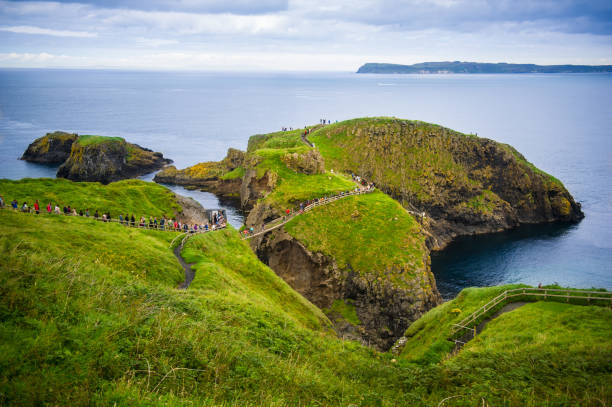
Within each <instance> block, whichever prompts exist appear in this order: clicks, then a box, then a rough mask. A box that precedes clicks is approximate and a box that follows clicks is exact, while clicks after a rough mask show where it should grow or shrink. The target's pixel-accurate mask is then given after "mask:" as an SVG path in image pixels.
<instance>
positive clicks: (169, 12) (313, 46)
mask: <svg viewBox="0 0 612 407" xmlns="http://www.w3.org/2000/svg"><path fill="white" fill-rule="evenodd" d="M446 60H461V61H480V62H516V63H527V62H529V63H538V64H565V63H572V64H595V65H603V64H612V0H605V1H600V0H593V1H584V0H540V1H532V0H513V1H510V0H497V1H493V0H379V1H375V0H340V1H333V0H258V1H250V0H238V1H223V0H175V1H170V0H148V1H144V0H128V1H119V0H107V1H95V0H84V1H80V2H74V1H56V2H47V1H7V0H0V67H89V68H106V67H107V68H126V69H196V70H314V71H316V70H319V71H333V70H340V71H354V70H356V69H357V68H358V67H359V66H360V65H361V64H363V63H365V62H392V63H405V64H410V63H416V62H425V61H446Z"/></svg>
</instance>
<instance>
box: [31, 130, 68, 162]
mask: <svg viewBox="0 0 612 407" xmlns="http://www.w3.org/2000/svg"><path fill="white" fill-rule="evenodd" d="M78 137H79V136H78V135H77V134H75V133H66V132H63V131H55V132H53V133H47V134H46V135H44V136H43V137H40V138H37V139H36V140H34V141H33V142H32V143H31V144H30V145H29V146H28V148H27V149H26V151H25V152H24V153H23V155H22V156H21V160H25V161H30V162H35V163H42V164H61V163H63V162H64V161H66V159H68V157H69V156H70V150H71V149H72V143H74V142H75V141H76V140H77V139H78Z"/></svg>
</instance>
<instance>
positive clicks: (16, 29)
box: [0, 25, 98, 38]
mask: <svg viewBox="0 0 612 407" xmlns="http://www.w3.org/2000/svg"><path fill="white" fill-rule="evenodd" d="M0 31H8V32H12V33H17V34H34V35H51V36H53V37H76V38H93V37H97V36H98V34H96V33H92V32H87V31H70V30H53V29H49V28H41V27H33V26H30V25H16V26H0Z"/></svg>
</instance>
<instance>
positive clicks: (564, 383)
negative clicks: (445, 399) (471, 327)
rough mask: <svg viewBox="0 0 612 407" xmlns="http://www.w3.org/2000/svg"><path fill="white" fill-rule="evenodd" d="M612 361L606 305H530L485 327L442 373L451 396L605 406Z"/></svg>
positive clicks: (611, 317)
mask: <svg viewBox="0 0 612 407" xmlns="http://www.w3.org/2000/svg"><path fill="white" fill-rule="evenodd" d="M611 360H612V310H610V308H605V307H597V306H580V305H569V304H563V303H554V302H553V303H551V302H537V303H533V304H527V305H524V306H523V307H520V308H518V309H516V310H514V311H512V312H509V313H506V314H503V315H501V316H499V317H498V318H496V319H494V320H492V321H491V322H489V324H488V325H487V327H486V328H485V330H484V331H483V332H482V333H481V334H479V335H478V336H477V337H476V339H474V340H473V341H471V342H469V343H468V344H467V345H466V347H465V348H464V349H463V350H462V351H461V352H460V353H459V354H458V355H457V356H456V357H454V358H452V359H450V360H448V361H447V362H445V363H444V364H443V372H445V373H444V374H445V375H452V377H453V384H454V385H455V386H456V392H457V393H456V394H464V392H469V393H472V394H473V395H474V394H480V395H481V397H483V398H486V399H487V400H491V399H502V398H503V399H505V400H506V403H507V404H509V405H523V406H527V405H533V406H535V405H608V404H609V403H610V401H611V400H612V386H611V385H610V383H612V365H611V364H610V361H611ZM465 404H468V405H469V402H465ZM492 404H493V403H492Z"/></svg>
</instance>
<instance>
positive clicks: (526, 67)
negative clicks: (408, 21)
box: [357, 61, 612, 74]
mask: <svg viewBox="0 0 612 407" xmlns="http://www.w3.org/2000/svg"><path fill="white" fill-rule="evenodd" d="M597 72H612V65H535V64H507V63H504V62H500V63H481V62H461V61H454V62H450V61H447V62H422V63H419V64H413V65H399V64H382V63H367V64H364V65H362V66H361V67H359V69H358V70H357V73H386V74H398V73H400V74H401V73H406V74H408V73H412V74H451V73H497V74H499V73H597Z"/></svg>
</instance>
